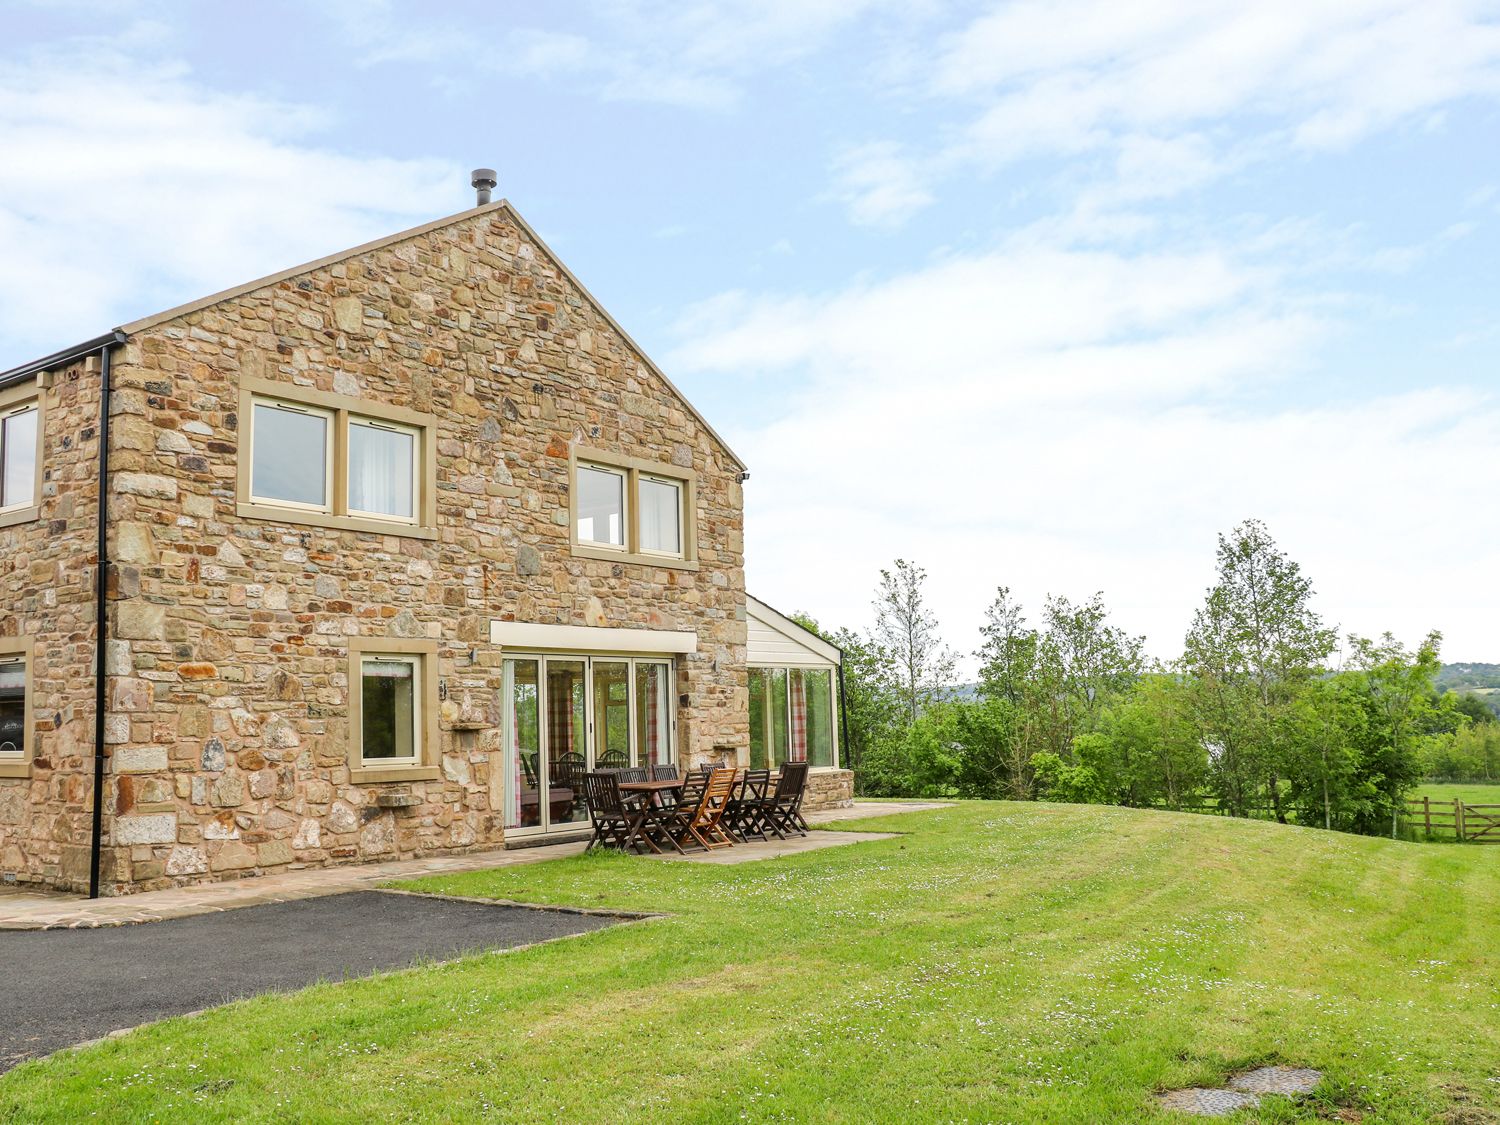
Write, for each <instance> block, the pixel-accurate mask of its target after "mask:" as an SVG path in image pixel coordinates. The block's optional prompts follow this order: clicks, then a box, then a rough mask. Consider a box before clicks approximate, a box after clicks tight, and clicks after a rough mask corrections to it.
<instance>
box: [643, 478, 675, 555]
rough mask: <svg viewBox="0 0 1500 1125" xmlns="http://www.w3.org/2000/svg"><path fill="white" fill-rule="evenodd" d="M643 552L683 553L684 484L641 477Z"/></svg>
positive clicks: (655, 553) (656, 553)
mask: <svg viewBox="0 0 1500 1125" xmlns="http://www.w3.org/2000/svg"><path fill="white" fill-rule="evenodd" d="M640 495H641V501H640V503H641V550H642V551H647V552H650V553H651V554H653V555H678V556H680V555H681V554H682V485H681V484H680V483H678V482H677V481H674V480H666V479H664V478H662V477H648V476H645V475H642V476H641V478H640Z"/></svg>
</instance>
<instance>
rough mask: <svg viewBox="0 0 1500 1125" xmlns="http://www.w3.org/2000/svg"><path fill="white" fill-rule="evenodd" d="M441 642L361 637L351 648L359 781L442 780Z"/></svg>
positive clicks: (353, 742)
mask: <svg viewBox="0 0 1500 1125" xmlns="http://www.w3.org/2000/svg"><path fill="white" fill-rule="evenodd" d="M436 659H437V642H435V641H408V640H396V639H394V638H390V639H380V640H375V639H366V638H358V639H356V640H355V641H353V642H351V643H350V646H349V727H350V731H349V734H350V738H349V765H350V767H351V768H352V770H353V773H354V780H356V781H382V780H389V781H399V780H404V779H408V778H410V779H416V778H418V777H423V776H427V775H429V774H430V775H434V776H435V775H436V771H437V764H438V753H439V747H438V725H437V709H438V704H437V670H436V668H435V667H434V666H433V665H434V664H435V662H436Z"/></svg>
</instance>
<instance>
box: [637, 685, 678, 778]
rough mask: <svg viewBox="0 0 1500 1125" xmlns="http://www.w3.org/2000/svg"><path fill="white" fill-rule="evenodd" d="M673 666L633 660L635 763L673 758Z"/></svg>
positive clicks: (656, 763)
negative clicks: (671, 685)
mask: <svg viewBox="0 0 1500 1125" xmlns="http://www.w3.org/2000/svg"><path fill="white" fill-rule="evenodd" d="M671 671H672V666H671V665H670V664H662V663H659V662H657V661H654V660H653V661H645V660H637V661H636V663H635V729H636V764H637V765H641V766H659V765H666V764H667V763H668V762H670V761H672V757H673V755H672V697H671V695H670V694H668V693H669V691H670V684H669V682H668V681H669V679H670V673H671Z"/></svg>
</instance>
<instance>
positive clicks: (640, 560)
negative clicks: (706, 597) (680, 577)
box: [572, 543, 698, 570]
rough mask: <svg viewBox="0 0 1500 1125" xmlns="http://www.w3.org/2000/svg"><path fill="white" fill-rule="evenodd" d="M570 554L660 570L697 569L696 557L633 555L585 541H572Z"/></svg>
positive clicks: (575, 556) (581, 557)
mask: <svg viewBox="0 0 1500 1125" xmlns="http://www.w3.org/2000/svg"><path fill="white" fill-rule="evenodd" d="M572 554H573V557H574V558H577V559H598V560H600V561H601V562H617V563H627V564H629V565H631V566H654V567H659V568H661V569H662V570H697V569H698V561H697V560H696V559H674V558H672V557H671V556H670V555H633V554H631V553H630V552H629V551H614V550H611V549H610V548H608V547H590V546H589V545H588V544H587V543H574V544H573V545H572Z"/></svg>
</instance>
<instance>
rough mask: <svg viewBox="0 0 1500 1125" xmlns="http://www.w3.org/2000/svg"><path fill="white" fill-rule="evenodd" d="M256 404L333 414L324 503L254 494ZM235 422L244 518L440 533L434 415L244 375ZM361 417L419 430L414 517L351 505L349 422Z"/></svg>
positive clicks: (411, 534)
mask: <svg viewBox="0 0 1500 1125" xmlns="http://www.w3.org/2000/svg"><path fill="white" fill-rule="evenodd" d="M257 403H269V404H278V405H286V406H291V407H294V408H300V409H304V410H308V411H317V412H322V413H326V414H330V415H332V417H333V422H332V429H331V440H330V441H329V443H328V446H329V453H330V457H331V459H332V465H331V469H330V473H329V478H328V489H327V496H328V504H327V506H325V507H323V508H309V507H308V506H306V505H297V504H292V503H288V502H285V501H272V500H268V499H263V498H256V497H255V496H253V495H252V493H251V481H250V477H251V466H252V464H253V462H254V442H255V413H254V408H255V405H256V404H257ZM239 422H240V455H239V457H238V469H237V481H236V486H235V499H236V511H237V513H238V514H239V515H240V516H241V517H242V518H245V519H256V520H267V521H269V522H272V523H283V524H286V523H290V524H310V525H312V526H315V527H325V528H333V529H336V530H344V531H362V532H373V533H375V534H379V535H398V536H402V537H405V538H410V539H436V538H437V537H438V530H437V434H438V420H437V416H436V415H434V414H424V413H422V412H420V411H416V410H408V409H407V408H405V407H401V406H391V405H388V404H385V403H379V402H369V401H366V400H365V399H358V398H351V397H349V396H347V395H337V394H329V393H328V392H326V391H318V390H313V389H312V388H309V387H298V386H293V385H291V384H288V383H279V382H275V381H273V380H270V379H256V378H246V379H242V380H241V381H240V409H239ZM361 422H375V423H379V424H380V425H382V426H389V427H391V428H399V429H404V430H407V431H409V432H412V433H414V434H416V435H417V448H416V451H415V458H414V468H413V472H414V474H415V475H414V485H415V492H414V493H413V501H414V503H413V507H414V508H415V516H414V518H411V519H407V518H405V517H400V516H384V515H379V514H374V515H372V514H370V513H365V512H359V511H351V510H350V509H349V427H350V426H351V425H354V424H359V423H361Z"/></svg>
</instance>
